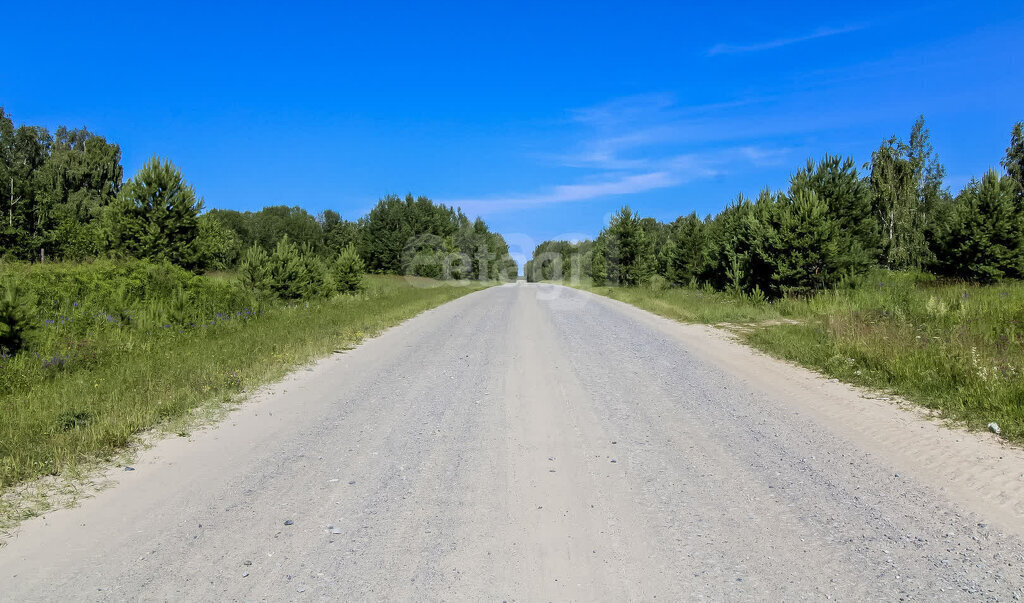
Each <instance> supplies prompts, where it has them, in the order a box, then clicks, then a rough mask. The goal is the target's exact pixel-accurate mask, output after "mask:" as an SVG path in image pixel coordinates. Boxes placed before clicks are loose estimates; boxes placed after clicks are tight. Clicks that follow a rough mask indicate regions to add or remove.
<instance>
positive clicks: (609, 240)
mask: <svg viewBox="0 0 1024 603" xmlns="http://www.w3.org/2000/svg"><path fill="white" fill-rule="evenodd" d="M602 236H603V237H604V239H605V240H604V245H605V254H606V255H605V259H606V261H607V263H608V277H609V279H611V281H612V282H614V283H617V284H619V285H625V286H627V287H636V286H639V285H643V284H644V283H646V282H647V280H648V279H650V277H651V274H652V273H653V270H654V265H655V257H654V243H653V241H651V240H650V239H649V238H648V237H647V233H646V232H644V228H643V225H642V224H641V222H640V217H639V216H638V215H637V214H635V213H633V210H631V209H630V208H629V207H628V206H626V207H623V208H622V209H620V210H619V211H618V212H617V213H616V214H615V215H614V216H612V219H611V223H610V224H609V225H608V228H607V229H605V232H604V233H602Z"/></svg>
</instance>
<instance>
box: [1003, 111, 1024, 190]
mask: <svg viewBox="0 0 1024 603" xmlns="http://www.w3.org/2000/svg"><path fill="white" fill-rule="evenodd" d="M1001 163H1002V165H1003V169H1005V170H1006V175H1007V176H1009V177H1010V178H1011V179H1013V181H1014V182H1016V183H1017V205H1018V207H1020V208H1024V122H1021V121H1018V122H1017V123H1016V124H1014V126H1013V131H1012V132H1011V133H1010V146H1008V147H1006V156H1005V157H1003V160H1002V162H1001Z"/></svg>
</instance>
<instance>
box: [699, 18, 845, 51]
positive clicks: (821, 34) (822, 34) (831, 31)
mask: <svg viewBox="0 0 1024 603" xmlns="http://www.w3.org/2000/svg"><path fill="white" fill-rule="evenodd" d="M859 29H864V26H863V25H849V26H847V27H839V28H828V27H823V28H821V29H818V30H816V31H814V32H813V33H810V34H808V35H805V36H799V37H796V38H777V39H775V40H769V41H767V42H761V43H759V44H747V45H733V44H715V45H714V46H712V47H711V48H710V49H708V51H707V55H708V56H709V57H713V56H716V55H720V54H738V53H743V52H759V51H762V50H771V49H773V48H781V47H783V46H789V45H790V44H799V43H800V42H807V41H810V40H817V39H818V38H828V37H830V36H836V35H839V34H844V33H849V32H851V31H857V30H859Z"/></svg>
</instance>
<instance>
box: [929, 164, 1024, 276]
mask: <svg viewBox="0 0 1024 603" xmlns="http://www.w3.org/2000/svg"><path fill="white" fill-rule="evenodd" d="M1018 190H1019V189H1018V186H1017V183H1016V182H1015V181H1014V180H1013V179H1012V178H1011V177H1010V176H1003V177H1002V178H1000V177H999V174H997V173H996V171H995V170H992V171H990V172H989V173H987V174H985V177H984V178H982V180H981V181H980V182H978V181H977V180H975V181H972V182H971V183H970V184H968V185H967V187H965V188H964V190H963V191H962V192H961V193H960V194H959V195H958V196H957V198H956V201H955V204H954V207H953V211H952V212H951V216H950V220H949V224H948V226H947V227H946V228H945V229H944V232H943V237H942V245H941V246H940V253H939V259H938V267H939V269H940V271H941V272H943V273H945V274H948V275H950V276H956V277H959V278H963V279H967V280H972V281H979V282H983V283H990V282H993V281H996V280H999V279H1001V278H1004V277H1010V278H1021V277H1022V276H1024V211H1022V210H1021V207H1020V205H1019V204H1018V203H1017V200H1016V196H1017V193H1018Z"/></svg>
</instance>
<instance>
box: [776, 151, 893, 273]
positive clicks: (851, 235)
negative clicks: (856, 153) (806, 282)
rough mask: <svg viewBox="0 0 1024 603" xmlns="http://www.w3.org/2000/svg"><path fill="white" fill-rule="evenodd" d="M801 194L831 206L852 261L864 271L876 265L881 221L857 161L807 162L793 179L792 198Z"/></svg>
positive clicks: (828, 159) (834, 157) (830, 157)
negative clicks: (874, 215)
mask: <svg viewBox="0 0 1024 603" xmlns="http://www.w3.org/2000/svg"><path fill="white" fill-rule="evenodd" d="M801 191H806V192H813V193H814V194H815V195H816V196H817V197H818V198H819V199H821V200H822V201H824V202H825V203H827V204H828V207H829V210H830V214H831V215H832V216H833V217H834V218H835V219H836V220H837V221H838V222H839V226H840V235H841V236H842V237H843V238H844V240H843V241H842V242H841V245H842V246H843V247H844V249H843V252H844V253H846V254H848V255H849V256H850V261H851V262H853V263H854V264H858V265H861V266H863V267H864V268H866V267H868V266H870V265H872V264H873V263H874V262H875V259H876V257H877V255H878V248H879V244H880V242H881V241H880V236H879V228H878V221H877V220H875V218H874V217H873V216H872V213H871V188H870V186H869V185H868V182H867V181H865V180H862V179H861V178H860V176H858V175H857V168H856V167H855V164H854V162H853V159H852V158H847V159H843V158H840V157H839V156H838V155H825V157H824V158H823V159H822V160H821V161H819V162H815V161H813V160H810V159H809V160H807V166H806V167H805V168H804V169H801V170H798V171H797V172H796V173H795V174H793V176H792V178H790V187H789V196H790V197H794V196H796V195H797V194H798V193H800V192H801Z"/></svg>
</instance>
